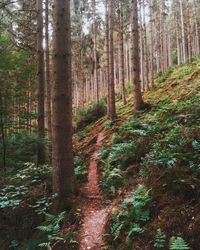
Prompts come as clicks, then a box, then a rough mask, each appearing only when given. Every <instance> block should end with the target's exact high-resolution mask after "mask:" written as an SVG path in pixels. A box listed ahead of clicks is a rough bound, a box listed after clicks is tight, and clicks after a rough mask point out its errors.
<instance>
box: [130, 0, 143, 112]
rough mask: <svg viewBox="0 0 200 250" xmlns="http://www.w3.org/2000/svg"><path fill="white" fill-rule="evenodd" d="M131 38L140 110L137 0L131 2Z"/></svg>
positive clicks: (136, 102) (134, 81)
mask: <svg viewBox="0 0 200 250" xmlns="http://www.w3.org/2000/svg"><path fill="white" fill-rule="evenodd" d="M131 38H132V55H131V56H132V57H131V62H132V74H131V75H132V83H133V88H134V89H133V93H134V102H135V109H136V110H140V109H141V108H142V106H143V99H142V94H141V86H140V60H139V34H138V9H137V0H131Z"/></svg>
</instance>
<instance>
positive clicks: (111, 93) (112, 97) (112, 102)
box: [108, 0, 117, 121]
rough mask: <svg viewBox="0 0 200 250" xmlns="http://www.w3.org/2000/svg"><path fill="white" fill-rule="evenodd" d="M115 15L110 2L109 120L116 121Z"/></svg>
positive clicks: (111, 0) (110, 1) (112, 4)
mask: <svg viewBox="0 0 200 250" xmlns="http://www.w3.org/2000/svg"><path fill="white" fill-rule="evenodd" d="M113 15H114V3H113V0H109V7H108V27H109V36H108V44H109V83H108V84H109V95H108V96H109V98H110V100H109V103H110V108H109V118H110V120H111V121H114V120H115V119H116V117H117V114H116V107H115V83H114V44H113Z"/></svg>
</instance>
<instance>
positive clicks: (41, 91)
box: [37, 0, 45, 165]
mask: <svg viewBox="0 0 200 250" xmlns="http://www.w3.org/2000/svg"><path fill="white" fill-rule="evenodd" d="M42 4H43V1H42V0H37V61H38V65H37V66H38V136H39V140H40V142H39V143H38V153H37V163H38V165H42V164H44V163H45V148H44V142H43V139H44V137H45V125H44V124H45V123H44V118H45V117H44V96H45V75H44V49H43V6H42Z"/></svg>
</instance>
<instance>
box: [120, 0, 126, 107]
mask: <svg viewBox="0 0 200 250" xmlns="http://www.w3.org/2000/svg"><path fill="white" fill-rule="evenodd" d="M123 7H124V5H123V2H122V0H120V1H119V11H118V12H119V14H118V15H119V81H120V90H121V95H122V100H123V103H124V104H126V93H125V92H126V91H125V70H124V13H123V12H124V10H123Z"/></svg>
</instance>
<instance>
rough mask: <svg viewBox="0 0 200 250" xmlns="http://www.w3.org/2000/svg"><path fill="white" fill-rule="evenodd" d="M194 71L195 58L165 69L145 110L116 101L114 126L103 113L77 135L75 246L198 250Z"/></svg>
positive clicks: (197, 75)
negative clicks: (79, 171) (80, 174)
mask: <svg viewBox="0 0 200 250" xmlns="http://www.w3.org/2000/svg"><path fill="white" fill-rule="evenodd" d="M199 69H200V59H198V58H197V59H196V60H194V62H193V63H192V64H184V65H181V66H180V67H174V68H172V69H170V70H169V71H168V72H167V73H166V74H165V75H159V76H158V78H157V79H156V80H155V86H154V89H153V90H151V91H148V92H146V93H144V100H145V103H148V105H149V107H147V108H146V109H145V110H144V111H142V112H140V113H135V112H134V105H133V102H132V97H131V96H129V97H128V98H127V104H126V105H123V103H122V102H121V101H120V100H117V104H116V106H117V113H118V118H117V120H116V121H115V123H110V121H109V120H108V119H107V117H106V116H104V117H103V118H100V119H99V120H98V121H97V122H92V123H91V124H89V125H87V126H83V127H82V130H81V131H79V133H78V134H77V143H76V152H81V154H83V157H84V158H85V159H87V160H88V161H89V164H88V166H89V168H88V181H87V183H86V184H85V187H84V188H83V189H82V188H81V189H80V190H81V192H82V194H83V196H85V197H84V199H83V201H82V203H80V204H79V206H80V207H81V206H82V205H81V204H83V206H82V216H83V224H82V225H81V228H80V231H79V243H80V245H79V247H80V248H79V249H81V250H82V249H94V250H95V249H96V250H98V249H109V250H111V249H112V250H113V249H115V250H118V249H119V250H129V249H136V250H141V249H142V250H144V249H147V250H155V249H157V246H158V245H160V246H161V245H162V247H163V248H164V249H172V248H171V246H170V244H171V243H170V242H171V240H175V241H174V242H175V243H176V241H177V242H178V241H182V247H185V248H181V249H193V250H198V249H200V248H199V247H200V244H199V241H198V233H199V232H200V228H199V221H200V216H199V209H198V206H199V187H200V182H199V177H200V164H199V160H200V155H199V153H200V130H199V129H200V127H199V121H200V118H199V101H200V95H199V90H200V70H199ZM102 131H103V132H102ZM141 145H142V146H141ZM91 155H92V157H91ZM138 184H139V185H138ZM82 190H83V191H82ZM102 193H103V195H102ZM127 198H128V199H127ZM136 203H137V206H136ZM108 204H109V205H108ZM175 243H174V244H175ZM177 244H178V243H177ZM173 249H174V248H173Z"/></svg>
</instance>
